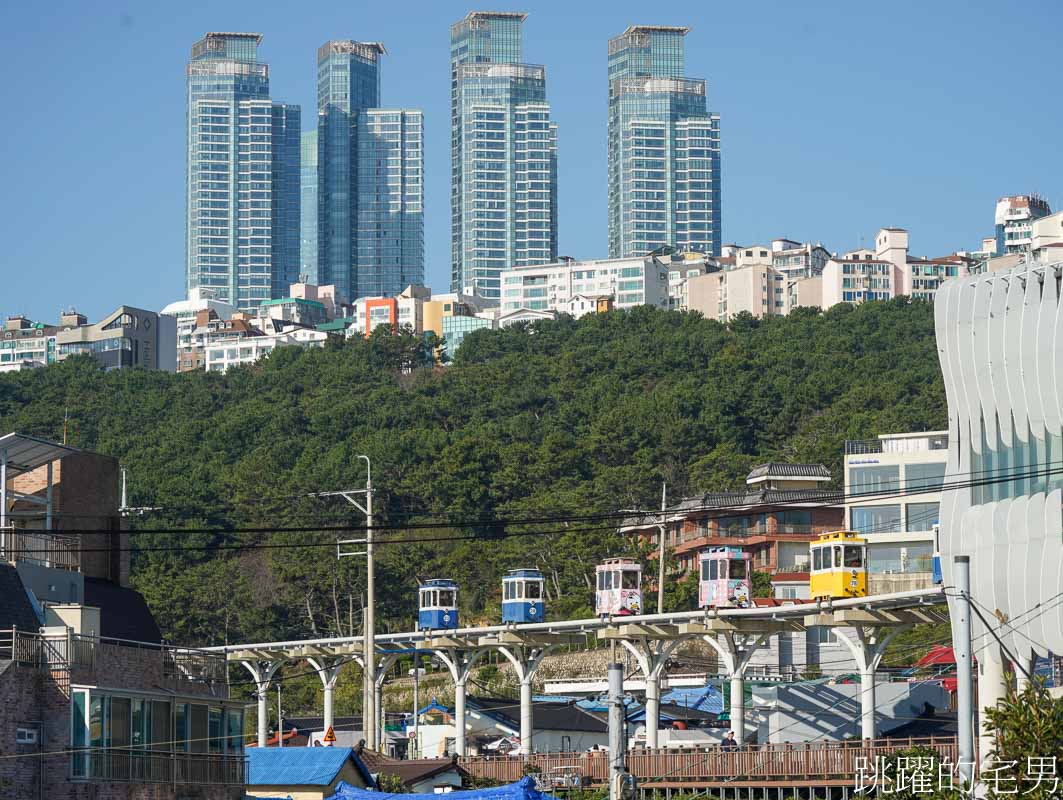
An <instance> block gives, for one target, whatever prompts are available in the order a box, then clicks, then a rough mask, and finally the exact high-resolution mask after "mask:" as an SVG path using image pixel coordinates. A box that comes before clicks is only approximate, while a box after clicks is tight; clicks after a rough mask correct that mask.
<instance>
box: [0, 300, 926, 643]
mask: <svg viewBox="0 0 1063 800" xmlns="http://www.w3.org/2000/svg"><path fill="white" fill-rule="evenodd" d="M427 363H428V362H427V359H426V353H425V349H424V345H423V343H422V341H421V340H420V339H418V338H415V337H413V336H409V335H390V334H384V333H377V334H374V336H373V337H372V338H371V339H370V340H368V341H365V340H355V341H351V342H348V343H345V344H338V343H337V344H335V345H332V346H331V347H330V348H329V349H327V350H299V349H294V348H282V349H280V350H278V351H276V352H274V353H273V354H272V356H271V357H269V358H268V359H266V360H265V361H264V362H262V363H261V364H260V365H258V366H255V367H247V368H240V369H236V370H234V371H232V372H230V373H229V374H227V375H218V374H206V373H193V374H184V375H169V374H165V373H162V372H146V371H140V370H135V371H133V370H131V371H120V372H111V373H104V372H102V371H100V370H99V369H98V368H97V367H96V366H95V365H94V363H93V362H91V361H90V360H88V359H76V360H71V361H68V362H65V363H64V364H61V365H57V366H52V367H48V368H47V369H41V370H34V371H31V372H23V373H16V374H10V375H3V376H0V431H4V432H6V431H10V430H19V431H23V432H26V433H31V434H38V435H41V436H46V437H51V438H61V436H62V428H63V416H64V411H66V412H69V415H70V439H71V442H72V443H73V444H75V445H78V446H80V447H84V448H88V449H93V450H98V451H100V452H103V453H109V454H112V455H114V456H117V457H118V458H119V459H121V462H122V465H123V466H124V467H126V468H127V469H128V471H129V476H130V484H131V496H130V504H131V505H136V506H154V507H159V508H161V509H162V510H161V511H159V512H156V513H153V514H147V515H145V516H143V517H140V518H137V519H136V520H135V521H134V525H135V526H136V527H137V528H140V529H146V528H150V529H153V531H156V532H147V531H145V532H143V533H139V534H137V535H135V536H133V537H132V538H133V540H134V542H135V547H136V548H137V552H135V554H134V578H133V579H134V583H135V585H136V586H137V587H138V588H139V589H140V590H141V591H142V592H143V593H144V594H145V595H146V596H147V598H148V600H149V602H150V603H151V605H152V607H153V609H154V611H155V613H156V614H157V615H158V618H159V620H160V622H161V624H162V625H163V627H164V630H165V632H166V634H167V635H168V636H169V637H170V638H171V639H173V640H174V641H179V642H183V643H190V644H191V643H204V644H205V643H218V642H221V641H223V640H226V639H227V640H229V641H239V640H245V641H246V640H248V639H251V640H259V639H261V638H263V637H268V638H269V639H280V638H289V637H295V636H301V635H306V634H312V633H314V634H318V635H324V634H327V633H331V632H336V631H343V632H347V630H348V625H349V622H350V620H351V616H350V608H351V606H352V604H353V607H354V608H355V609H356V610H355V615H354V623H355V625H356V626H357V624H358V619H357V608H358V605H359V599H358V593H359V592H360V587H362V586H363V585H364V581H363V576H362V572H361V570H362V567H361V564H362V563H363V560H362V559H359V558H348V559H343V560H342V561H337V559H336V556H335V548H334V547H333V546H331V545H330V544H329V543H331V542H332V541H334V539H335V537H336V535H337V534H336V533H334V532H327V531H326V532H322V531H321V530H320V527H321V526H336V525H345V524H346V525H360V524H364V522H363V520H364V518H363V517H362V516H361V514H360V513H358V512H357V511H356V510H355V509H354V508H353V507H352V506H350V505H348V504H347V503H346V502H345V501H344V500H343V499H342V498H333V499H317V498H314V499H311V498H307V497H305V495H306V494H307V493H310V492H319V491H326V490H336V489H351V488H354V489H357V488H360V487H362V486H364V480H365V470H364V462H362V461H361V460H359V459H358V458H357V456H358V455H359V454H365V455H368V456H370V457H371V459H372V465H373V482H374V485H375V488H376V489H377V495H376V509H377V520H378V524H380V525H386V526H389V527H392V529H389V530H387V531H381V532H380V534H379V535H380V536H381V537H382V538H386V539H389V540H391V541H390V543H387V544H384V545H382V546H381V547H380V549H379V560H378V563H379V566H378V585H379V586H380V594H381V598H380V603H381V611H380V612H379V613H380V616H382V618H383V621H384V625H385V627H387V626H390V627H392V628H397V627H398V626H405V625H409V624H411V622H412V618H413V611H414V603H415V585H416V580H417V579H418V578H427V577H451V578H454V579H456V580H458V581H460V582H461V585H462V607H463V614H464V615H465V619H466V620H473V619H480V618H484V619H486V618H488V617H492V618H493V616H494V615H495V614H497V613H498V604H499V601H500V598H499V595H500V590H499V577H500V575H501V574H502V573H503V572H504V571H505V570H507V569H512V568H515V567H523V566H538V567H540V568H542V569H544V570H545V571H546V573H547V575H548V578H549V588H550V600H551V612H550V613H551V615H553V616H561V615H567V614H572V613H577V612H579V613H587V612H588V610H589V609H588V606H589V603H590V600H591V593H590V591H589V586H590V583H589V576H590V575H592V573H593V565H594V563H595V562H596V561H597V560H598V559H599V558H600V557H602V556H603V555H607V554H613V555H615V554H620V553H621V552H622V551H623V549H624V548H625V547H626V546H627V545H625V543H623V542H621V541H619V539H618V538H617V537H616V536H615V535H614V534H613V533H612V532H611V531H610V530H609V528H608V526H607V525H605V524H603V523H602V522H600V521H594V520H578V519H571V520H570V521H568V522H567V523H561V522H554V521H551V520H549V519H544V518H550V517H555V518H556V517H569V518H571V517H579V516H584V515H588V514H592V513H595V512H600V511H603V510H613V509H617V508H629V507H633V506H639V505H644V506H649V507H653V506H655V505H656V504H657V503H659V497H660V482H661V480H662V479H665V480H667V482H668V486H669V495H670V497H672V498H677V497H678V496H679V495H680V494H689V493H693V492H700V491H704V490H708V489H727V488H735V487H737V486H738V485H740V484H741V482H742V479H743V477H744V475H745V474H746V472H747V471H748V469H749V468H750V467H751V466H752V465H753V464H755V463H757V462H760V461H764V460H784V461H810V462H823V463H825V464H827V465H828V466H829V467H830V468H831V469H832V471H833V472H834V474H835V476H836V478H837V479H838V480H839V482H840V478H841V475H840V468H839V465H840V462H841V456H842V445H843V442H844V440H845V439H847V438H864V437H870V436H874V435H876V434H878V433H883V432H890V431H906V430H927V429H935V428H941V427H943V426H944V425H945V422H946V414H945V400H944V392H943V388H942V383H941V377H940V372H939V369H938V363H937V357H936V353H935V345H934V334H933V308H932V306H930V305H927V304H923V303H912V302H909V301H907V300H905V299H899V300H895V301H891V302H887V303H869V304H867V305H863V306H860V307H855V308H854V307H850V306H837V307H835V308H834V309H832V310H830V311H828V312H826V313H823V314H820V313H818V312H815V311H813V310H804V309H802V310H798V311H797V312H795V313H793V314H791V315H790V316H788V317H782V318H774V319H769V320H765V321H760V322H757V321H755V320H753V319H752V318H749V317H742V318H739V319H736V320H735V321H733V322H732V323H730V324H729V325H727V326H724V325H721V324H719V323H716V322H714V321H709V320H705V319H703V318H701V317H700V316H698V315H696V314H684V313H678V312H661V311H656V310H653V309H650V308H640V309H637V310H634V311H631V312H612V313H609V314H604V315H600V316H596V315H590V316H586V317H584V318H582V319H580V320H572V319H568V318H562V319H560V320H558V321H556V322H550V323H537V324H535V325H534V326H533V327H531V328H529V329H518V328H510V329H507V330H501V331H478V332H476V333H474V334H472V335H470V336H469V337H468V338H467V339H466V340H465V344H464V345H463V347H462V348H461V350H460V351H459V352H458V353H457V354H456V357H455V358H454V363H453V364H452V365H450V366H448V367H445V368H432V367H431V366H429V365H426V364H427ZM440 520H446V521H449V522H451V523H454V524H455V526H454V527H451V528H448V529H446V530H439V529H432V528H426V527H423V525H424V523H426V522H438V521H440ZM489 520H490V521H493V522H492V524H487V521H489ZM519 520H523V521H525V522H524V523H523V524H520V523H519V522H517V521H519ZM498 521H501V522H498ZM480 523H482V524H480ZM414 525H418V526H419V527H413V526H414ZM404 526H407V527H406V529H405V530H403V527H404ZM234 527H236V528H244V529H246V528H253V529H261V528H268V529H274V528H277V527H284V528H299V529H300V530H287V531H281V532H272V533H269V532H265V533H262V532H249V531H243V532H238V533H232V532H223V531H224V529H231V528H234ZM175 528H181V529H185V530H182V531H180V532H172V533H171V532H166V531H167V530H168V529H175ZM158 530H163V532H162V533H159V532H157V531H158ZM513 533H520V534H522V535H519V536H513V535H510V534H513ZM343 535H345V536H348V537H356V536H357V535H358V534H357V533H347V534H343ZM470 537H474V538H470ZM436 538H443V539H444V541H438V542H436V541H430V540H432V539H436ZM402 540H406V541H402ZM409 540H413V541H409ZM322 544H324V546H321V545H322ZM244 545H247V546H246V547H243V546H244ZM263 545H266V546H263ZM356 549H357V548H356ZM351 598H353V602H352V600H351Z"/></svg>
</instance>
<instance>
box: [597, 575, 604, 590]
mask: <svg viewBox="0 0 1063 800" xmlns="http://www.w3.org/2000/svg"><path fill="white" fill-rule="evenodd" d="M604 589H605V573H604V572H599V573H598V591H599V592H601V591H603V590H604Z"/></svg>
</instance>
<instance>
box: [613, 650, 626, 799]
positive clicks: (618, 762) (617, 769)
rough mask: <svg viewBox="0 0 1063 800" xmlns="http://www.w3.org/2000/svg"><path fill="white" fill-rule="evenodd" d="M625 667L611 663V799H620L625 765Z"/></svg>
mask: <svg viewBox="0 0 1063 800" xmlns="http://www.w3.org/2000/svg"><path fill="white" fill-rule="evenodd" d="M626 755H627V754H626V753H625V752H624V668H623V666H621V665H620V664H617V663H612V664H610V665H609V800H620V795H621V786H622V784H623V778H624V773H625V772H627V768H626V766H625V756H626Z"/></svg>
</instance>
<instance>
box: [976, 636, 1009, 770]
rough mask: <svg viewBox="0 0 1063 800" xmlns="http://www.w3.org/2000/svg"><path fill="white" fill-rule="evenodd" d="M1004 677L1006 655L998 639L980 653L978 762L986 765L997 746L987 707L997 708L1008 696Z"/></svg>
mask: <svg viewBox="0 0 1063 800" xmlns="http://www.w3.org/2000/svg"><path fill="white" fill-rule="evenodd" d="M1007 691H1008V686H1007V683H1006V681H1005V678H1004V657H1003V655H1002V654H1001V652H1000V647H999V645H997V643H996V641H991V642H990V644H989V646H988V647H985V648H984V649H983V650H982V651H981V652H979V653H978V763H979V764H982V765H984V764H985V762H986V759H987V758H989V757H990V756H991V755H992V753H993V750H994V748H995V747H996V738H995V737H994V736H993V733H992V732H991V731H990V730H989V719H988V717H987V715H986V713H985V712H986V709H987V708H996V706H997V704H998V703H999V702H1000V701H1002V700H1003V699H1004V698H1005V697H1006V696H1007Z"/></svg>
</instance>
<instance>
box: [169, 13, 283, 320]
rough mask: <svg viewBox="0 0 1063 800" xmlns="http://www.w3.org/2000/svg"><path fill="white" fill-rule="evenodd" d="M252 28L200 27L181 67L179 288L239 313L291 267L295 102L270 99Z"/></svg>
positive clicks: (279, 285)
mask: <svg viewBox="0 0 1063 800" xmlns="http://www.w3.org/2000/svg"><path fill="white" fill-rule="evenodd" d="M261 40H262V37H261V36H260V35H259V34H257V33H208V34H207V35H206V36H204V37H203V39H201V40H200V41H198V42H196V43H195V44H194V45H193V46H192V55H191V59H190V60H189V62H188V67H187V81H188V84H187V126H188V138H187V154H186V158H187V165H186V166H187V171H186V172H187V175H186V179H187V185H186V215H185V227H186V231H185V251H186V261H185V284H186V289H187V290H188V291H189V292H191V290H192V289H196V288H199V287H206V288H210V289H211V290H212V291H213V293H214V297H215V298H217V299H218V300H222V301H225V302H229V303H232V304H233V305H236V306H238V307H239V308H241V309H243V310H247V311H253V310H255V309H256V308H257V307H258V306H259V304H260V303H261V302H262V301H263V300H268V299H270V298H271V297H276V296H280V295H281V294H282V293H284V292H286V291H287V283H288V281H289V280H290V279H291V278H292V277H293V276H296V275H298V269H299V234H298V227H299V222H298V219H299V125H300V112H299V106H294V105H287V104H283V103H274V102H273V101H272V100H271V99H270V96H269V67H268V65H266V64H264V63H261V62H260V61H259V60H258V45H259V43H260V42H261Z"/></svg>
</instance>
